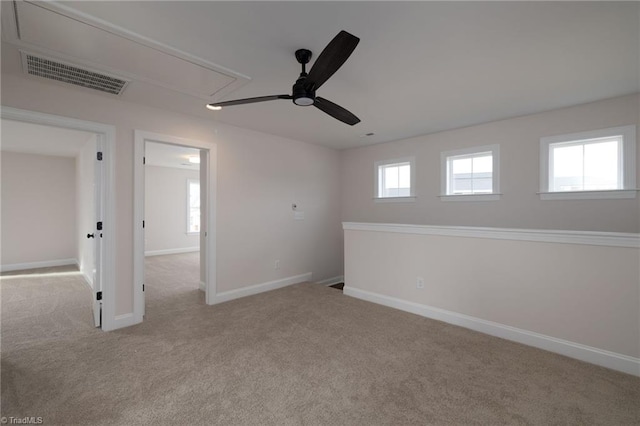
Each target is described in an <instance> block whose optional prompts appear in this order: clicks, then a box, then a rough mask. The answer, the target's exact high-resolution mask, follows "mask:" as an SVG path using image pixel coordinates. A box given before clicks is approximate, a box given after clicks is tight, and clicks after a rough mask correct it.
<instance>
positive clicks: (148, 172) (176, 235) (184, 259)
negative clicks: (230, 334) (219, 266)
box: [134, 130, 216, 322]
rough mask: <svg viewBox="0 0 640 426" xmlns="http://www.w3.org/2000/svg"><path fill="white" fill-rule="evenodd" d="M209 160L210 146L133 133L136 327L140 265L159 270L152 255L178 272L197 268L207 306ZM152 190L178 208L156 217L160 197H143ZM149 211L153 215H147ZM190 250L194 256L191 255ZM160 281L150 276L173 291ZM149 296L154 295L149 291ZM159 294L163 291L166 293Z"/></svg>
mask: <svg viewBox="0 0 640 426" xmlns="http://www.w3.org/2000/svg"><path fill="white" fill-rule="evenodd" d="M215 155H216V146H215V144H207V143H203V142H200V141H195V140H189V139H184V138H179V137H175V136H168V135H161V134H156V133H150V132H144V131H139V130H136V131H135V154H134V157H135V158H134V164H135V166H134V180H135V183H134V223H135V229H134V231H135V232H134V275H135V287H134V315H135V317H136V322H139V321H142V319H143V316H144V315H145V310H146V297H147V295H146V293H145V290H146V289H147V285H146V281H147V277H146V273H145V265H151V267H154V265H155V266H156V267H157V266H158V264H159V260H157V259H153V258H151V257H150V256H153V255H173V257H167V258H165V259H164V260H166V261H167V262H177V263H176V265H182V267H184V265H191V266H189V267H193V265H198V269H199V270H198V271H197V275H196V277H195V278H196V279H197V283H199V287H200V289H202V290H204V292H205V301H206V303H207V304H211V300H212V298H213V295H214V294H215V276H216V274H215V271H216V269H215V254H216V253H215V216H214V212H215V195H216V182H215V170H216V161H215ZM196 164H197V167H196ZM169 165H172V166H174V167H172V169H173V170H172V171H170V170H160V168H162V167H163V166H169ZM176 166H178V167H176ZM169 176H173V177H172V178H171V179H172V180H171V181H169V180H167V179H169ZM146 178H149V179H151V178H153V179H154V180H156V182H154V183H153V185H149V182H146ZM162 180H165V184H164V185H165V188H164V190H163V189H162V184H161V183H160V182H157V181H162ZM166 185H172V187H173V188H174V189H173V190H171V191H169V190H168V188H167V187H166ZM176 185H177V186H176ZM156 190H159V191H164V192H165V193H166V195H168V193H169V192H173V193H174V194H173V195H174V196H172V197H173V202H174V203H177V204H178V209H175V206H171V207H170V208H171V209H172V212H171V213H169V214H167V213H168V212H166V211H164V212H162V213H163V214H159V213H160V212H158V211H157V209H158V208H162V209H165V210H166V208H167V207H162V206H161V203H162V197H158V196H157V194H151V193H149V192H150V191H153V192H155V191H156ZM176 194H183V195H178V196H177V198H176V197H175V195H176ZM176 200H177V201H176ZM196 207H197V208H196ZM151 208H153V209H154V210H153V211H150V210H148V209H151ZM162 216H164V218H163V217H162ZM160 222H163V223H160ZM169 227H171V228H172V229H169ZM196 248H197V249H198V250H199V252H198V253H197V254H196V255H194V252H195V250H196ZM145 255H146V256H145ZM150 273H151V272H150ZM166 275H167V274H165V276H160V275H156V279H158V278H160V279H162V280H164V281H165V285H168V286H169V287H171V288H173V289H174V290H175V284H176V283H175V282H174V281H175V280H174V281H170V279H168V280H167V277H166ZM149 278H151V277H149ZM193 281H194V280H191V281H190V282H193ZM153 290H154V291H156V290H159V289H156V288H153ZM165 290H167V288H166V287H165ZM167 291H169V290H167ZM149 296H151V294H149Z"/></svg>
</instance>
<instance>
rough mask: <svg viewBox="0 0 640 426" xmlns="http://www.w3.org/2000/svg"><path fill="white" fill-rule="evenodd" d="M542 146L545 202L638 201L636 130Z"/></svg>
mask: <svg viewBox="0 0 640 426" xmlns="http://www.w3.org/2000/svg"><path fill="white" fill-rule="evenodd" d="M540 142H541V161H540V164H541V190H540V193H541V197H542V198H543V199H570V198H583V199H584V198H628V197H635V191H634V190H632V189H633V187H634V186H635V185H634V182H635V164H633V160H635V158H634V157H635V155H630V154H631V152H634V151H635V126H625V127H617V128H612V129H603V130H598V131H594V132H583V133H576V134H572V135H564V136H554V137H549V138H542V139H541V140H540ZM629 157H631V158H629ZM625 190H630V191H626V192H627V193H625ZM621 191H622V192H621Z"/></svg>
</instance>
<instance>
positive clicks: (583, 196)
mask: <svg viewBox="0 0 640 426" xmlns="http://www.w3.org/2000/svg"><path fill="white" fill-rule="evenodd" d="M636 192H638V190H637V189H610V190H603V191H562V192H538V195H540V199H541V200H604V199H610V200H617V199H624V198H626V199H628V198H636Z"/></svg>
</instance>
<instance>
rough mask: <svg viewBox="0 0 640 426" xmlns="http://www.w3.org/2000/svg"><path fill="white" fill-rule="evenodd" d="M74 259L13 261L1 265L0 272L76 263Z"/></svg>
mask: <svg viewBox="0 0 640 426" xmlns="http://www.w3.org/2000/svg"><path fill="white" fill-rule="evenodd" d="M77 264H78V261H77V260H76V259H56V260H44V261H41V262H27V263H13V264H9V265H1V266H0V272H10V271H21V270H23V269H38V268H50V267H53V266H67V265H77Z"/></svg>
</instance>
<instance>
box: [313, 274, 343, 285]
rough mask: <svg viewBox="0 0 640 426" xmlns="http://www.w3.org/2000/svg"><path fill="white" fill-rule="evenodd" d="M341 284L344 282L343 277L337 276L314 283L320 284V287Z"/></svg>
mask: <svg viewBox="0 0 640 426" xmlns="http://www.w3.org/2000/svg"><path fill="white" fill-rule="evenodd" d="M343 282H344V275H338V276H337V277H333V278H327V279H325V280H322V281H316V284H322V285H326V286H330V285H334V284H338V283H343Z"/></svg>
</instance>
